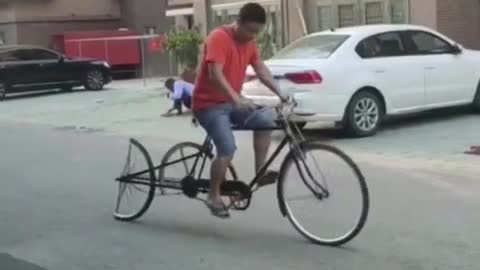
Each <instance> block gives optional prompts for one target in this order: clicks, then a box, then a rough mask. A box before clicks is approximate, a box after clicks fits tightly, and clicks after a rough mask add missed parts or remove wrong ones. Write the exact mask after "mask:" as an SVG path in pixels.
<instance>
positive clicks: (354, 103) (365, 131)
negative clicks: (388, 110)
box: [343, 91, 385, 137]
mask: <svg viewBox="0 0 480 270" xmlns="http://www.w3.org/2000/svg"><path fill="white" fill-rule="evenodd" d="M384 111H385V110H384V108H383V105H382V102H381V101H380V98H379V97H378V95H376V94H375V93H372V92H370V91H361V92H358V93H356V94H355V95H354V96H353V97H352V99H351V100H350V103H349V104H348V107H347V110H346V112H345V116H344V121H343V122H344V128H345V131H346V132H347V134H348V135H350V136H352V137H367V136H372V135H374V134H375V133H376V132H377V130H378V128H379V126H380V124H381V121H382V118H383V115H384Z"/></svg>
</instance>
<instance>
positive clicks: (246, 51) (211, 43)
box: [192, 26, 260, 111]
mask: <svg viewBox="0 0 480 270" xmlns="http://www.w3.org/2000/svg"><path fill="white" fill-rule="evenodd" d="M259 59H260V58H259V56H258V50H257V46H256V45H255V42H254V41H251V42H248V43H244V44H241V43H238V42H236V41H235V39H234V36H233V29H232V28H231V27H230V26H223V27H220V28H217V29H215V30H213V31H212V32H211V33H210V35H209V36H208V37H207V40H206V41H205V44H204V48H203V57H202V60H201V64H200V70H199V74H198V77H197V80H196V82H195V89H194V91H193V97H192V100H193V106H192V108H193V110H194V111H201V110H204V109H208V108H209V107H211V106H214V105H217V104H221V103H227V102H232V100H231V99H230V97H229V96H227V95H226V94H224V93H223V92H222V91H221V90H220V89H217V88H216V86H215V85H214V84H213V83H212V82H211V81H210V78H209V73H208V64H209V63H217V64H222V65H223V74H224V75H225V78H226V79H227V81H228V82H229V83H230V85H231V86H232V87H233V89H234V90H235V91H236V92H237V93H239V94H240V92H241V90H242V85H243V83H244V81H245V73H246V71H247V67H248V66H249V65H254V64H256V63H257V62H258V61H259Z"/></svg>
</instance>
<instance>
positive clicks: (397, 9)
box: [390, 0, 406, 24]
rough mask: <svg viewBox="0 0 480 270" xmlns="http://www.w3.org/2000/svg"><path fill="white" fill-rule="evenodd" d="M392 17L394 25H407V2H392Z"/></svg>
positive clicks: (397, 0)
mask: <svg viewBox="0 0 480 270" xmlns="http://www.w3.org/2000/svg"><path fill="white" fill-rule="evenodd" d="M390 3H391V6H390V15H391V18H392V23H397V24H399V23H405V22H406V14H405V10H406V8H405V5H406V3H405V0H390Z"/></svg>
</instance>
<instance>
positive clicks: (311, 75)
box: [285, 70, 323, 84]
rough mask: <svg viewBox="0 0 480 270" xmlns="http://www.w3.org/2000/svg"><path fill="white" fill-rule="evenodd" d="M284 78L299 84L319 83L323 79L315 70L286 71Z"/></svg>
mask: <svg viewBox="0 0 480 270" xmlns="http://www.w3.org/2000/svg"><path fill="white" fill-rule="evenodd" d="M285 78H287V79H289V80H290V81H292V82H294V83H299V84H309V83H321V82H322V80H323V79H322V76H321V75H320V74H319V73H318V72H316V71H315V70H307V71H302V72H291V73H287V74H285Z"/></svg>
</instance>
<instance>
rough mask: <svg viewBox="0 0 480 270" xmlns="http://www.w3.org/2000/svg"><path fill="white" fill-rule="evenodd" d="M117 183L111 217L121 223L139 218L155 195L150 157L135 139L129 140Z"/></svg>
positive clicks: (153, 174)
mask: <svg viewBox="0 0 480 270" xmlns="http://www.w3.org/2000/svg"><path fill="white" fill-rule="evenodd" d="M118 182H119V183H118V195H117V202H116V207H115V211H114V212H113V216H114V217H115V218H116V219H118V220H123V221H131V220H135V219H137V218H139V217H141V216H142V215H143V214H144V213H145V212H146V211H147V210H148V208H149V207H150V204H151V203H152V200H153V197H154V195H155V173H154V169H153V163H152V160H151V158H150V155H149V154H148V152H147V150H146V149H145V147H143V146H142V145H141V144H140V143H139V142H138V141H136V140H135V139H130V145H129V147H128V154H127V158H126V162H125V166H124V168H123V171H122V174H121V176H120V177H119V178H118Z"/></svg>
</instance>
